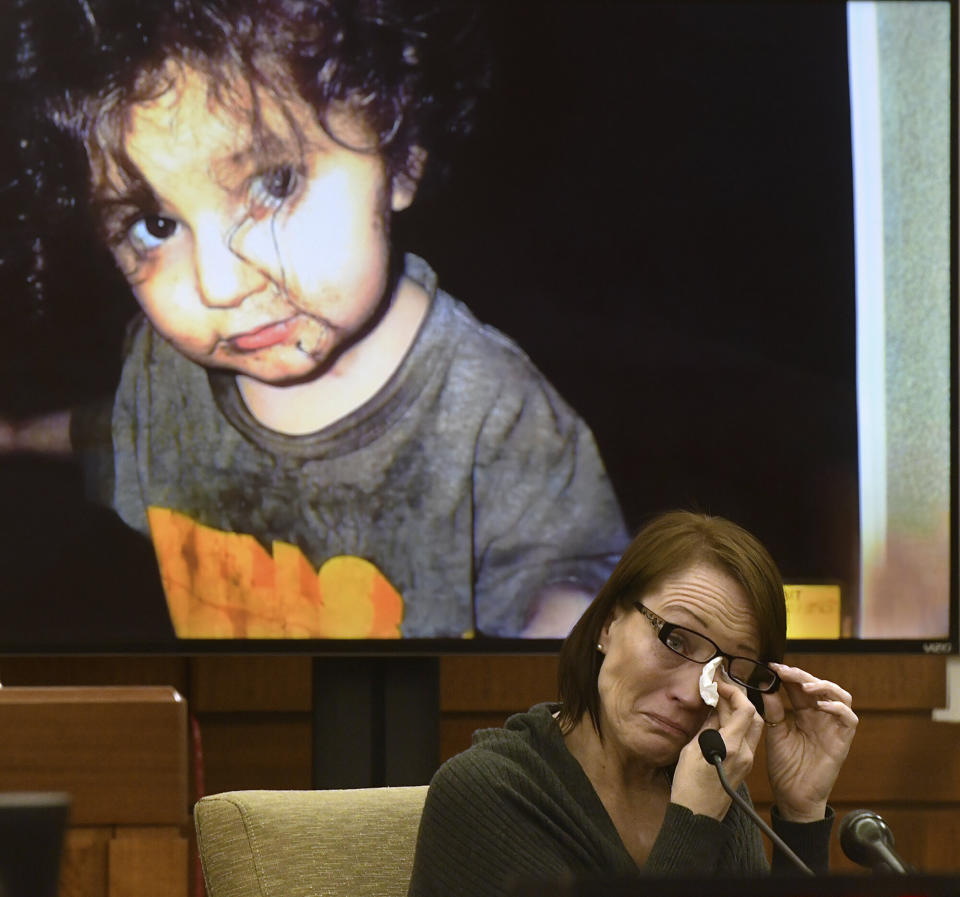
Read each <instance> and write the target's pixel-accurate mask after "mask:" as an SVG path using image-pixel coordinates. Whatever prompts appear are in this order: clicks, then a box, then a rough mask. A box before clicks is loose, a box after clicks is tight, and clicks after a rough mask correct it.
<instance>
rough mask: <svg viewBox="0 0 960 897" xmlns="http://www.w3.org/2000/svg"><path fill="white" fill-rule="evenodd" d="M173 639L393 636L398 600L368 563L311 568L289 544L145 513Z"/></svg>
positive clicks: (166, 513)
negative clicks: (265, 541)
mask: <svg viewBox="0 0 960 897" xmlns="http://www.w3.org/2000/svg"><path fill="white" fill-rule="evenodd" d="M147 516H148V518H149V521H150V532H151V535H152V537H153V544H154V548H155V550H156V553H157V560H158V562H159V565H160V576H161V578H162V580H163V589H164V592H165V593H166V596H167V607H168V608H169V610H170V617H171V619H172V620H173V627H174V630H175V631H176V633H177V637H178V638H210V639H216V638H260V639H276V638H371V639H381V638H400V635H401V632H400V623H401V621H402V620H403V598H402V597H401V596H400V594H399V593H398V592H397V590H396V589H395V588H394V587H393V586H392V585H391V584H390V582H389V581H388V580H387V578H386V577H385V576H384V575H383V574H382V573H381V572H380V571H379V570H378V569H377V568H376V566H374V565H373V564H371V563H370V561H368V560H365V559H363V558H359V557H353V556H350V555H341V556H338V557H334V558H330V559H329V560H328V561H326V562H325V563H324V564H323V565H322V566H321V567H320V569H319V570H315V569H314V568H313V565H312V564H311V563H310V561H309V560H307V558H305V557H304V555H303V553H302V552H301V551H300V549H299V548H297V546H296V545H290V544H289V543H286V542H274V543H273V554H272V555H271V554H269V553H268V552H267V551H266V549H265V548H264V547H263V546H262V545H261V544H260V543H259V542H258V541H257V540H256V539H255V538H254V537H253V536H249V535H244V534H242V533H231V532H223V531H221V530H217V529H213V528H212V527H209V526H203V525H202V524H200V523H197V522H196V521H195V520H192V519H191V518H190V517H187V516H186V515H185V514H181V513H179V512H177V511H171V510H169V509H167V508H153V507H152V508H150V509H149V510H148V511H147Z"/></svg>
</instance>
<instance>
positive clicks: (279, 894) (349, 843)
mask: <svg viewBox="0 0 960 897" xmlns="http://www.w3.org/2000/svg"><path fill="white" fill-rule="evenodd" d="M426 796H427V786H426V785H421V786H415V787H405V788H361V789H355V790H344V791H228V792H225V793H223V794H213V795H210V796H209V797H204V798H202V799H201V800H200V801H198V803H197V805H196V807H195V808H194V821H195V823H196V827H197V844H198V847H199V851H200V860H201V862H202V864H203V877H204V880H205V881H206V885H207V894H208V895H209V897H307V895H311V897H316V895H321V894H322V895H324V897H339V895H342V897H348V895H349V897H367V895H369V897H393V895H396V897H404V895H406V893H407V885H408V883H409V881H410V870H411V869H412V867H413V851H414V846H415V844H416V840H417V827H418V826H419V824H420V814H421V812H422V811H423V802H424V799H425V798H426Z"/></svg>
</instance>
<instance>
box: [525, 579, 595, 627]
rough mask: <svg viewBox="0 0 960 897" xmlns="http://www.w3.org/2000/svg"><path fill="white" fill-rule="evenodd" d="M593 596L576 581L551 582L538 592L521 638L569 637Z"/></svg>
mask: <svg viewBox="0 0 960 897" xmlns="http://www.w3.org/2000/svg"><path fill="white" fill-rule="evenodd" d="M592 598H593V596H592V595H591V594H590V593H589V592H587V591H586V590H585V589H581V588H579V587H578V586H576V585H574V584H572V583H557V584H555V585H550V586H547V587H546V588H545V589H543V591H542V592H540V594H539V595H538V596H537V600H536V604H535V606H534V610H533V614H532V616H531V617H530V620H529V622H528V623H527V625H526V626H525V627H524V629H523V631H522V632H521V633H520V637H521V638H566V637H567V635H568V634H569V632H570V630H571V629H572V628H573V624H574V623H576V622H577V620H579V619H580V616H581V615H582V614H583V612H584V611H585V610H586V609H587V605H589V604H590V601H591V599H592Z"/></svg>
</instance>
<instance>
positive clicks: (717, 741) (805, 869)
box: [697, 729, 813, 875]
mask: <svg viewBox="0 0 960 897" xmlns="http://www.w3.org/2000/svg"><path fill="white" fill-rule="evenodd" d="M697 741H698V742H699V744H700V753H702V754H703V759H704V760H706V761H707V763H711V764H713V765H714V766H715V767H716V768H717V775H718V776H719V777H720V784H721V785H723V790H724V791H726V792H727V794H728V795H730V799H731V800H732V801H733V802H734V803H735V804H736V805H737V806H738V807H739V808H740V809H741V810H743V812H744V813H746V814H747V816H749V817H750V818H751V819H752V820H753V822H754V824H755V825H757V826H758V827H759V829H760V831H762V832H763V833H764V834H765V835H766V836H767V837H768V838H769V839H770V840H771V841H772V842H773V844H774V847H776V848H777V849H778V850H780V852H781V853H783V854H784V856H786V857H787V859H789V860H790V862H791V863H793V865H794V866H796V867H797V868H798V869H799V870H800V871H801V872H802V873H803V874H804V875H813V870H812V869H811V868H810V867H809V866H808V865H807V864H806V863H805V862H804V861H803V860H801V859H800V857H798V856H797V855H796V854H795V853H794V852H793V851H792V850H791V849H790V848H789V847H788V846H787V845H786V843H785V842H784V840H783V838H781V837H780V836H779V835H778V834H777V833H776V832H775V831H774V830H773V829H772V828H770V826H769V825H767V824H766V822H764V821H763V819H762V818H761V817H760V815H759V814H758V813H757V811H756V810H754V809H753V807H751V806H750V804H748V803H747V802H746V801H745V800H744V799H743V798H742V797H741V796H740V795H739V794H737V792H736V791H734V790H733V788H731V787H730V783H729V782H728V781H727V776H726V774H725V773H724V771H723V761H724V758H725V757H726V756H727V746H726V745H725V744H724V743H723V736H722V735H721V734H720V733H719V732H718V731H717V730H716V729H704V730H703V731H702V732H701V733H700V737H699V738H698V739H697Z"/></svg>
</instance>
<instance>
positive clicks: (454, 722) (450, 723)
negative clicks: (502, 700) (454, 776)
mask: <svg viewBox="0 0 960 897" xmlns="http://www.w3.org/2000/svg"><path fill="white" fill-rule="evenodd" d="M507 716H509V714H507V713H502V712H500V713H497V712H494V713H448V714H444V715H443V716H442V717H441V718H440V762H441V763H442V762H443V761H444V760H449V759H450V758H451V757H452V756H454V755H455V754H459V753H460V752H461V751H465V750H466V749H467V748H468V747H470V741H471V738H472V736H473V733H474V732H476V731H477V729H495V728H497V727H498V726H502V725H503V724H504V722H506V719H507Z"/></svg>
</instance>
